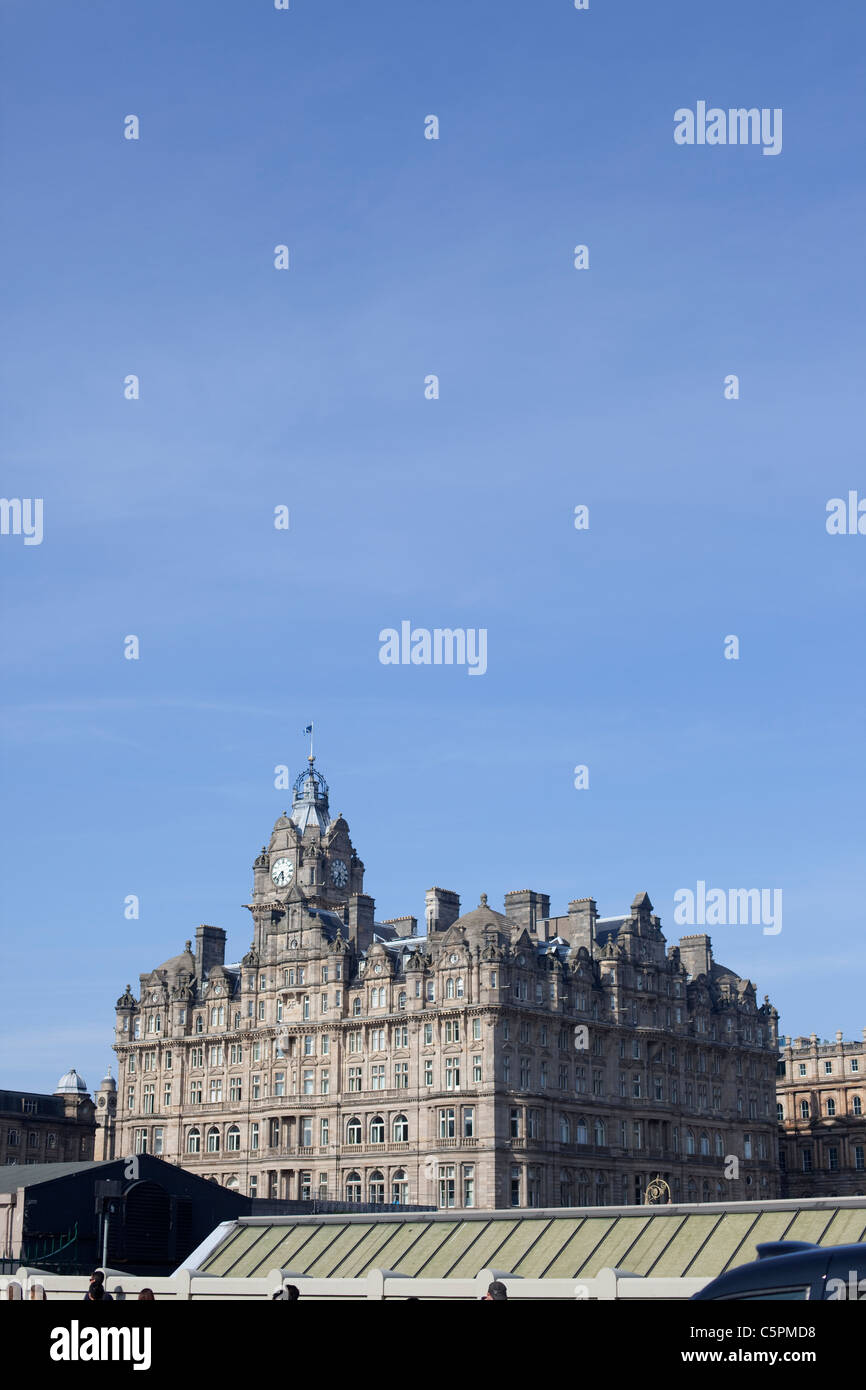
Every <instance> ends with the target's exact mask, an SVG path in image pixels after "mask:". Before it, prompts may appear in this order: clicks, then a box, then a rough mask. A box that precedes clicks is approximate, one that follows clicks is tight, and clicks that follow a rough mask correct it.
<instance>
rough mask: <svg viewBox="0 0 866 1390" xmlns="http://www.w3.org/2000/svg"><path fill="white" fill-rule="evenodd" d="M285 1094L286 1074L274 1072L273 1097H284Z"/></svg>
mask: <svg viewBox="0 0 866 1390" xmlns="http://www.w3.org/2000/svg"><path fill="white" fill-rule="evenodd" d="M285 1094H286V1073H285V1072H284V1071H275V1072H274V1095H275V1096H284V1095H285Z"/></svg>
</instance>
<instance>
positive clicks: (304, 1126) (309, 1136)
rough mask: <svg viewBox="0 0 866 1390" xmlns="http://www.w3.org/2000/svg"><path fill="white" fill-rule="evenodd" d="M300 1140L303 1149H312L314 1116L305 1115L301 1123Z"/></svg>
mask: <svg viewBox="0 0 866 1390" xmlns="http://www.w3.org/2000/svg"><path fill="white" fill-rule="evenodd" d="M299 1137H300V1142H301V1148H302V1149H310V1148H312V1145H313V1117H312V1115H304V1116H303V1117H302V1119H301V1124H300V1135H299Z"/></svg>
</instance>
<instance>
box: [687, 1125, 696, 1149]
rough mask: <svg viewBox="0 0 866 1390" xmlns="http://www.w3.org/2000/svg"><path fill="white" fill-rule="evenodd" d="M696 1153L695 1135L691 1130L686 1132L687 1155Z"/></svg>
mask: <svg viewBox="0 0 866 1390" xmlns="http://www.w3.org/2000/svg"><path fill="white" fill-rule="evenodd" d="M694 1151H695V1135H694V1131H693V1130H691V1129H687V1130H686V1153H687V1154H693V1153H694Z"/></svg>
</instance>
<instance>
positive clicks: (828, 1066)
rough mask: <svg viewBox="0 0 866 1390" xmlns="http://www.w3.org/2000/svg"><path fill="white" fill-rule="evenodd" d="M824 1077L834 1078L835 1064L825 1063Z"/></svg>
mask: <svg viewBox="0 0 866 1390" xmlns="http://www.w3.org/2000/svg"><path fill="white" fill-rule="evenodd" d="M824 1075H825V1076H832V1075H833V1063H832V1062H825V1063H824Z"/></svg>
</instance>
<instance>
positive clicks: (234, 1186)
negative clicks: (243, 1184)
mask: <svg viewBox="0 0 866 1390" xmlns="http://www.w3.org/2000/svg"><path fill="white" fill-rule="evenodd" d="M226 1187H227V1188H228V1190H229V1192H237V1190H238V1188H239V1187H240V1183H239V1182H238V1179H237V1174H236V1173H232V1175H231V1177H230V1178H229V1179H228V1181H227V1182H226Z"/></svg>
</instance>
